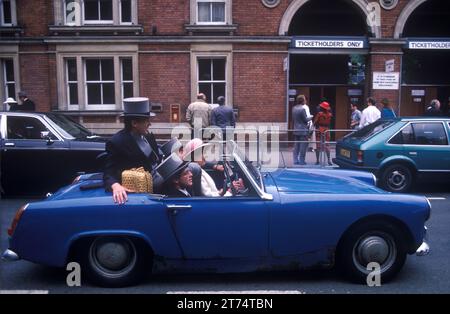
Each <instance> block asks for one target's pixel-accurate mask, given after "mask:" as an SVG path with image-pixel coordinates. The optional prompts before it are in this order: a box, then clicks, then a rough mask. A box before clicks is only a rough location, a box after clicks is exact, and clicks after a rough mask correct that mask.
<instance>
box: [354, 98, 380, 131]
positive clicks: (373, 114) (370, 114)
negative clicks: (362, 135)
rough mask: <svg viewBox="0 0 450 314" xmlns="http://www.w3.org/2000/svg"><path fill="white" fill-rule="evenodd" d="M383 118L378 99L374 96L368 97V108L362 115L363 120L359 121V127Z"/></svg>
mask: <svg viewBox="0 0 450 314" xmlns="http://www.w3.org/2000/svg"><path fill="white" fill-rule="evenodd" d="M380 118H381V112H380V110H378V108H377V107H376V101H375V99H374V98H372V97H370V98H368V99H367V108H366V109H364V111H363V112H362V115H361V122H360V123H359V128H360V129H362V128H363V127H366V126H368V125H369V124H372V123H374V122H375V121H377V120H378V119H380Z"/></svg>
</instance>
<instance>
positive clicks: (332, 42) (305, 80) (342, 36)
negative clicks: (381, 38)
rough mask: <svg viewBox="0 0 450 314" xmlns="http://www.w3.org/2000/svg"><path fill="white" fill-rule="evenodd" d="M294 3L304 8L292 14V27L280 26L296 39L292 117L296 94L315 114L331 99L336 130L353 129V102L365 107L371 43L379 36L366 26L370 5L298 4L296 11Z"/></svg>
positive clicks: (319, 0)
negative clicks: (368, 40) (351, 122)
mask: <svg viewBox="0 0 450 314" xmlns="http://www.w3.org/2000/svg"><path fill="white" fill-rule="evenodd" d="M363 2H364V1H363ZM294 4H297V6H299V5H300V4H302V5H301V6H299V7H298V10H297V11H296V12H295V13H294V12H290V11H289V9H288V11H287V12H290V13H289V16H290V20H289V21H290V23H289V25H284V24H283V23H282V27H280V31H282V30H286V34H287V35H289V36H291V37H292V38H293V41H292V44H291V49H290V51H289V52H290V56H289V95H290V97H289V101H290V105H289V112H291V111H292V110H291V109H292V107H293V105H294V100H295V95H298V94H304V95H305V96H306V97H307V98H308V99H309V105H310V108H311V112H312V114H315V113H317V107H318V105H319V103H320V102H321V101H322V100H324V99H326V100H327V101H328V102H330V104H331V105H332V107H333V111H334V116H335V119H334V121H333V125H332V128H334V129H348V128H349V127H350V121H349V120H350V102H354V103H357V104H358V105H360V106H361V107H362V105H363V102H364V98H365V95H366V94H367V93H366V76H367V75H366V72H367V70H368V66H367V57H366V56H367V54H368V44H367V38H368V37H373V36H375V34H374V33H373V32H374V31H376V30H375V29H374V28H372V27H371V26H368V24H367V21H366V20H367V15H366V11H365V8H366V6H365V5H366V4H367V3H366V2H364V3H361V1H349V0H335V1H328V0H310V1H297V2H295V1H294V2H293V4H291V6H292V5H294ZM363 8H364V9H363ZM286 15H287V13H286V14H285V17H286ZM291 120H292V119H291V118H290V119H289V121H290V123H291V124H292V121H291Z"/></svg>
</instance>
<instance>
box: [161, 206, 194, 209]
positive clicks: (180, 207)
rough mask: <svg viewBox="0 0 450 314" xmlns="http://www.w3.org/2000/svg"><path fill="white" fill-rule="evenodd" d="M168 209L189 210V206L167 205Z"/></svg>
mask: <svg viewBox="0 0 450 314" xmlns="http://www.w3.org/2000/svg"><path fill="white" fill-rule="evenodd" d="M167 208H168V209H191V208H192V206H191V205H167Z"/></svg>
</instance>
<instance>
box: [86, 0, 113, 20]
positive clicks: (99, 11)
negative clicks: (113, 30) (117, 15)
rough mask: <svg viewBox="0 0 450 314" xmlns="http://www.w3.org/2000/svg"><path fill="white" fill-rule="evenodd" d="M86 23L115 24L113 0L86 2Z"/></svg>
mask: <svg viewBox="0 0 450 314" xmlns="http://www.w3.org/2000/svg"><path fill="white" fill-rule="evenodd" d="M83 16H84V23H86V24H89V23H93V24H98V23H110V24H112V23H113V0H84V1H83Z"/></svg>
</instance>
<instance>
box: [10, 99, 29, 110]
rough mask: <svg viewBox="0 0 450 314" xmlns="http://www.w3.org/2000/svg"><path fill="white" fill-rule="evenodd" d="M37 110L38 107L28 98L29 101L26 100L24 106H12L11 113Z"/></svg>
mask: <svg viewBox="0 0 450 314" xmlns="http://www.w3.org/2000/svg"><path fill="white" fill-rule="evenodd" d="M35 110H36V105H35V104H34V102H32V101H31V100H29V99H28V98H27V100H25V101H24V102H23V104H21V105H19V104H13V105H11V106H10V108H9V111H31V112H32V111H35Z"/></svg>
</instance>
